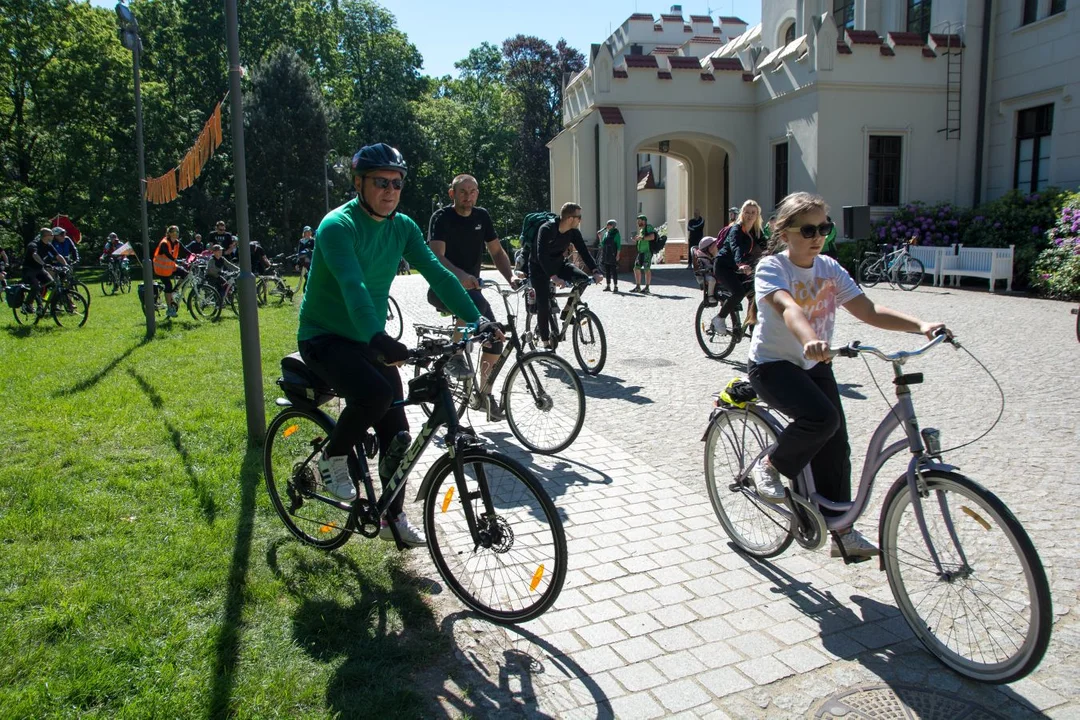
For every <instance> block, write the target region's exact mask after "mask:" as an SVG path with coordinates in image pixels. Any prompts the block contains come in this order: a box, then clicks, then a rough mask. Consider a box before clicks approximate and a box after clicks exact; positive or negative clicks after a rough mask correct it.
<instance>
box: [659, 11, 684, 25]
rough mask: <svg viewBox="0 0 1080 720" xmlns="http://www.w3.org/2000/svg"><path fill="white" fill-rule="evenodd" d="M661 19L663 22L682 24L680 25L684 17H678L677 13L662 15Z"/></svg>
mask: <svg viewBox="0 0 1080 720" xmlns="http://www.w3.org/2000/svg"><path fill="white" fill-rule="evenodd" d="M660 19H661V20H667V21H669V22H680V23H681V22H682V21H683V18H682V15H676V14H675V13H661V14H660Z"/></svg>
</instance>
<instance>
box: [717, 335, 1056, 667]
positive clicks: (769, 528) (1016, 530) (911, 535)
mask: <svg viewBox="0 0 1080 720" xmlns="http://www.w3.org/2000/svg"><path fill="white" fill-rule="evenodd" d="M944 342H950V343H952V344H953V345H955V346H956V347H959V343H957V342H955V341H953V340H950V339H949V338H948V337H947V336H946V335H939V336H938V337H936V338H935V339H934V340H931V341H930V342H928V343H927V344H925V345H924V346H923V347H922V348H920V349H918V350H915V351H913V352H896V353H892V354H886V353H884V352H882V351H880V350H878V349H877V348H874V347H870V346H869V345H860V344H859V343H857V342H856V343H852V344H851V345H848V346H847V347H844V348H840V349H835V350H830V353H831V354H832V355H833V356H834V357H835V356H836V355H841V356H843V357H857V356H859V355H864V354H865V355H873V356H875V357H878V358H881V359H882V360H885V361H886V362H888V363H890V364H891V365H892V367H893V374H894V379H893V382H894V384H895V385H896V397H897V401H896V404H895V405H894V406H893V407H892V408H891V410H890V411H889V412H888V413H887V414H886V415H885V417H884V419H882V421H881V423H880V424H879V425H878V427H877V430H876V431H875V432H874V435H873V437H872V438H871V440H870V443H869V446H868V448H867V453H866V461H865V463H864V465H863V473H862V479H861V482H860V485H859V492H858V495H857V497H856V498H855V500H854V501H853V502H844V503H840V502H833V501H830V500H828V499H826V498H824V497H822V496H821V495H820V494H819V493H817V492H816V490H815V485H814V478H813V476H812V473H811V472H810V469H809V467H808V468H806V469H804V470H803V472H802V473H801V474H800V475H799V478H798V480H797V482H796V483H795V486H794V487H793V488H791V489H787V490H786V491H785V500H784V502H783V503H782V504H774V503H770V502H766V501H764V500H762V499H761V498H760V497H759V496H758V494H757V490H756V488H755V486H754V482H753V479H752V477H751V469H752V468H753V467H754V465H755V464H756V463H757V462H758V461H759V460H760V459H761V458H762V457H763V456H765V455H767V454H769V453H770V452H772V450H773V449H775V447H776V438H777V437H778V436H779V434H780V433H781V431H782V430H783V424H782V423H781V422H780V420H779V419H777V417H776V416H775V415H773V413H771V412H770V411H769V410H768V409H767V408H766V407H765V405H764V404H763V403H761V402H760V401H758V400H756V399H751V400H748V401H747V402H745V403H742V402H739V403H738V405H735V404H730V403H727V402H725V401H723V400H721V399H719V397H718V399H717V401H716V409H715V410H714V411H713V413H712V417H711V418H710V420H709V426H708V429H707V430H706V432H705V435H704V437H703V440H704V441H705V476H706V484H707V486H708V491H709V499H710V500H711V502H712V505H713V509H714V510H715V512H716V516H717V518H719V520H720V523H721V524H722V525H723V527H724V530H725V531H726V532H727V534H728V536H729V537H730V538H731V540H732V541H733V542H734V543H735V545H736V546H737V547H738V549H739V550H740V551H741V552H744V553H746V554H747V555H751V556H754V557H758V558H770V557H774V556H776V555H779V554H780V553H782V552H783V551H784V550H786V549H787V548H788V546H789V545H790V544H791V542H792V540H794V541H795V542H797V543H798V544H799V545H801V546H802V547H804V548H807V549H810V550H816V549H819V548H821V547H822V546H823V545H824V544H825V543H826V542H827V541H828V535H829V533H830V532H833V533H835V531H836V530H837V529H839V528H847V527H851V525H852V524H853V523H854V522H855V521H856V520H857V519H858V518H859V517H860V516H861V515H862V513H863V511H864V510H865V509H866V508H867V505H868V502H869V498H870V494H871V492H872V490H873V487H874V481H875V479H876V477H877V474H878V473H879V472H880V471H881V468H882V467H883V466H884V464H885V462H886V461H887V460H888V459H889V458H891V457H893V456H895V455H897V454H899V453H902V452H903V451H905V450H906V451H908V452H910V454H911V460H910V461H909V463H908V468H907V471H906V472H905V473H904V474H903V475H901V476H900V477H899V478H898V479H897V480H896V481H895V482H894V483H893V485H892V487H891V488H890V489H889V491H888V493H887V494H886V496H885V501H884V503H883V505H882V510H881V517H880V520H879V533H880V546H881V569H883V570H884V571H885V574H886V576H887V578H888V581H889V587H890V588H891V589H892V593H893V597H894V598H895V599H896V603H897V605H898V606H899V608H900V612H901V613H902V614H903V616H904V619H905V620H907V622H908V625H910V626H911V629H912V631H913V632H914V633H915V635H916V636H917V637H918V638H919V640H921V641H922V643H923V644H924V645H925V646H926V647H927V649H928V650H929V651H930V652H931V653H933V654H934V655H935V656H936V657H937V658H938V659H940V660H941V661H942V662H943V663H944V664H945V665H947V666H948V667H950V668H952V669H953V670H955V671H956V672H958V673H960V674H961V675H965V676H967V677H969V678H972V679H975V680H980V681H983V682H989V683H1007V682H1013V681H1015V680H1018V679H1020V678H1022V677H1024V676H1025V675H1027V674H1028V673H1030V672H1031V671H1032V670H1033V669H1034V668H1035V667H1036V666H1037V665H1038V664H1039V661H1040V660H1042V658H1043V655H1044V654H1045V652H1046V648H1047V645H1048V644H1049V641H1050V630H1051V625H1052V623H1053V613H1052V611H1051V601H1050V586H1049V584H1048V583H1047V580H1046V573H1045V571H1044V570H1043V566H1042V563H1041V561H1040V560H1039V556H1038V553H1037V552H1036V551H1035V547H1034V545H1032V543H1031V540H1030V539H1029V538H1028V535H1027V533H1026V532H1024V529H1023V527H1022V526H1021V525H1020V523H1019V522H1018V521H1017V520H1016V518H1015V517H1014V516H1013V514H1012V513H1011V512H1010V511H1009V509H1008V508H1007V507H1006V506H1005V504H1004V503H1003V502H1002V501H1001V500H999V499H998V498H997V497H996V496H995V495H994V494H993V493H991V492H990V491H989V490H987V489H986V488H985V487H983V486H982V485H980V484H978V483H977V482H975V481H974V480H971V479H969V478H968V477H966V476H964V475H961V474H960V473H958V472H957V471H956V470H957V468H956V467H954V466H952V465H949V464H947V463H946V462H945V461H944V460H943V459H942V450H941V436H940V434H939V432H938V431H937V430H935V429H933V428H922V429H921V430H920V428H919V424H918V420H917V418H916V416H915V407H914V404H913V401H912V396H911V390H910V386H911V385H915V384H918V383H921V382H922V380H923V375H922V373H905V372H904V370H903V366H904V364H905V363H906V362H907V361H908V360H909V359H911V358H914V357H918V356H920V355H923V354H924V353H926V352H928V351H929V350H930V349H932V348H935V347H937V346H938V345H940V344H942V343H944ZM898 429H902V430H903V433H904V437H903V438H901V439H899V440H896V441H894V442H892V443H889V438H890V436H891V435H892V434H893V433H894V432H895V431H896V430H898ZM825 513H828V515H826V514H825ZM838 544H839V543H838ZM840 547H841V552H843V546H842V545H840ZM863 559H865V558H863ZM844 560H845V562H856V561H857V560H856V559H854V558H850V557H847V556H846V554H845V555H844Z"/></svg>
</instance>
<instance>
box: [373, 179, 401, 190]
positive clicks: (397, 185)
mask: <svg viewBox="0 0 1080 720" xmlns="http://www.w3.org/2000/svg"><path fill="white" fill-rule="evenodd" d="M371 182H372V183H373V184H374V185H375V187H377V188H379V189H380V190H385V189H386V188H388V187H393V188H394V189H395V190H400V189H401V188H403V187H405V181H404V180H403V179H401V178H384V177H373V178H371Z"/></svg>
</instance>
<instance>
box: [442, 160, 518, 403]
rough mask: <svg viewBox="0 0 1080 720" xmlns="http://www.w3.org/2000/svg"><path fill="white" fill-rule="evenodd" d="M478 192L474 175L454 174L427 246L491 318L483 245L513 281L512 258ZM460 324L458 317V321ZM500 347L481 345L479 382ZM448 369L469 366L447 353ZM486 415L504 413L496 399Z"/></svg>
mask: <svg viewBox="0 0 1080 720" xmlns="http://www.w3.org/2000/svg"><path fill="white" fill-rule="evenodd" d="M479 197H480V188H479V186H478V185H477V183H476V178H474V177H473V176H472V175H458V176H457V177H455V178H454V181H453V182H452V183H451V185H450V198H451V199H452V200H453V204H451V205H447V206H446V207H443V208H439V209H438V210H436V211H435V214H434V215H432V216H431V221H430V222H429V223H428V244H429V245H430V246H431V250H432V252H434V253H435V257H437V258H439V260H440V262H442V264H443V265H444V266H446V269H447V270H449V271H450V272H452V273H454V275H456V276H457V278H458V280H460V281H461V285H462V287H464V288H465V289H466V290H467V291H468V293H469V297H470V298H472V301H473V303H474V304H475V305H476V309H477V310H479V311H480V314H481V315H482V316H484V317H485V318H487V319H489V320H494V319H495V315H494V314H493V313H492V311H491V305H490V304H488V301H487V300H486V299H484V294H483V293H482V292H481V291H480V283H479V278H480V261H481V259H482V257H483V254H484V247H485V246H486V247H487V251H488V254H489V255H491V259H492V261H493V262H494V263H495V267H496V268H498V270H499V272H500V273H502V276H503V277H504V278H506V282H507V283H510V284H511V285H513V284H514V276H513V269H512V267H511V263H510V258H509V256H507V254H506V251H505V250H503V247H502V244H501V243H500V242H499V235H498V233H496V232H495V227H494V225H492V223H491V216H490V215H488V211H487V210H485V209H484V208H482V207H477V205H476V201H477V199H478V198H479ZM427 297H428V302H429V303H431V304H432V305H433V306H434V307H435V308H436V309H438V310H439V311H440V312H447V310H446V307H445V306H444V305H443V304H442V302H441V301H440V300H439V298H438V297H436V296H435V293H434V292H432V291H431V290H429V291H428V296H427ZM458 324H459V325H460V324H461V322H460V321H459V323H458ZM501 352H502V343H499V342H492V343H489V344H486V345H484V348H483V352H482V353H481V354H480V384H481V386H483V384H484V382H485V381H486V380H487V375H488V372H489V371H490V370H491V367H492V366H493V365H494V364H495V362H496V361H497V360H498V359H499V354H500V353H501ZM447 368H448V369H449V370H450V372H451V374H455V375H458V376H461V375H465V374H467V373H468V365H467V364H466V363H465V358H464V357H462V356H460V355H459V356H456V357H454V358H451V360H450V363H448V364H447ZM488 416H489V417H490V418H491V419H492V420H495V419H501V417H502V412H501V410H500V408H499V407H498V405H497V404H496V403H495V400H494V398H491V397H489V398H488Z"/></svg>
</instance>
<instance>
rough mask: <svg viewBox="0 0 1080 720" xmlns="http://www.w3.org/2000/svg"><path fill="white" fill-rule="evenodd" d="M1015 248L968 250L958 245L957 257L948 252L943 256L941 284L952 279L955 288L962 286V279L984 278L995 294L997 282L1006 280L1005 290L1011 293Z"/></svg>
mask: <svg viewBox="0 0 1080 720" xmlns="http://www.w3.org/2000/svg"><path fill="white" fill-rule="evenodd" d="M1015 247H1016V246H1015V245H1010V246H1009V247H1007V248H968V247H964V246H963V245H958V246H957V251H956V254H955V255H950V254H948V252H946V253H944V254H943V255H942V257H941V262H940V268H941V269H940V270H939V271H938V277H939V282H946V281H947V280H948V279H949V278H950V277H951V278H952V284H953V286H954V287H955V286H957V285H959V284H960V278H961V277H977V278H984V279H986V280H989V281H990V292H994V285H995V284H996V283H997V281H998V280H1004V281H1005V290H1006V291H1007V292H1011V291H1012V275H1013V250H1014V249H1015Z"/></svg>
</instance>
